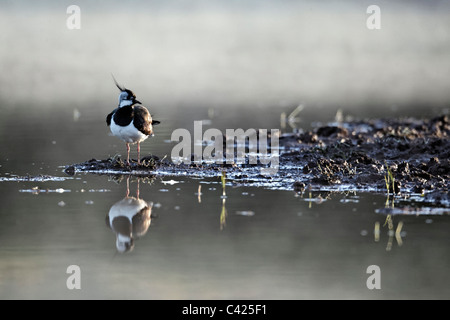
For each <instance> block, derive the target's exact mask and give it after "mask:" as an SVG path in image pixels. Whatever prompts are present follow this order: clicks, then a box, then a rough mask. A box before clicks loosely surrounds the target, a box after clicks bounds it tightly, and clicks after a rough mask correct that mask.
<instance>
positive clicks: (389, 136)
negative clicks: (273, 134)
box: [64, 116, 450, 207]
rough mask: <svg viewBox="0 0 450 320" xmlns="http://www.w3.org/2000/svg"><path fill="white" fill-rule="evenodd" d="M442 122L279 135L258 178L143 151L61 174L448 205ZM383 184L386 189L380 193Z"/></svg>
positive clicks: (248, 170)
mask: <svg viewBox="0 0 450 320" xmlns="http://www.w3.org/2000/svg"><path fill="white" fill-rule="evenodd" d="M449 135H450V124H449V119H448V117H447V116H440V117H436V118H433V119H429V120H419V119H413V118H404V119H375V120H366V121H353V122H342V123H334V124H330V125H326V126H321V127H318V128H315V129H313V130H310V131H300V132H297V133H285V134H282V135H281V136H280V139H279V144H280V158H279V168H278V172H277V173H276V174H275V175H272V176H269V175H262V174H261V172H260V169H261V165H250V164H243V165H227V164H223V165H216V164H206V163H202V164H190V165H187V164H179V165H175V164H173V163H172V162H171V161H170V160H168V159H162V160H161V159H159V158H158V157H157V156H148V157H145V158H143V159H142V164H141V165H138V164H137V163H136V162H132V163H131V164H130V165H129V166H128V165H126V164H125V163H124V162H123V160H121V159H120V158H114V159H113V158H110V159H106V160H97V159H91V160H89V161H86V162H83V163H78V164H72V165H68V166H66V168H65V170H64V171H65V173H66V174H68V175H74V174H75V173H78V172H85V173H93V174H102V175H133V176H140V177H152V176H184V177H197V178H207V177H220V176H221V175H222V172H225V173H226V178H227V182H229V183H231V184H233V185H237V186H239V185H241V186H262V187H265V188H269V189H286V190H294V191H295V192H298V193H303V192H305V191H308V190H309V191H366V192H376V193H387V194H396V195H399V194H409V195H411V194H413V195H420V196H422V197H424V198H425V199H429V200H430V201H431V202H435V203H436V204H439V205H442V206H445V207H448V206H449V197H448V189H449V184H448V178H449V175H450V162H449V157H450V141H449V139H448V137H449ZM388 189H389V190H388Z"/></svg>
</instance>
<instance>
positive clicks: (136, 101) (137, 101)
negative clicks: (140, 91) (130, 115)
mask: <svg viewBox="0 0 450 320" xmlns="http://www.w3.org/2000/svg"><path fill="white" fill-rule="evenodd" d="M134 102H135V103H139V104H142V102H140V101H139V100H134Z"/></svg>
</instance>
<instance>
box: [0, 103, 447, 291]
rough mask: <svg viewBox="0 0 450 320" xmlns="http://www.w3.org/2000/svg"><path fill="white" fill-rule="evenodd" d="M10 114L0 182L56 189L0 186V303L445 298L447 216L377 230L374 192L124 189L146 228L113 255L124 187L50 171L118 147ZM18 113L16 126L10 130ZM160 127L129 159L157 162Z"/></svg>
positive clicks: (132, 183) (382, 220) (160, 184)
mask: <svg viewBox="0 0 450 320" xmlns="http://www.w3.org/2000/svg"><path fill="white" fill-rule="evenodd" d="M24 110H25V109H22V108H20V107H19V108H16V109H14V110H12V111H10V112H6V113H5V114H6V116H5V117H4V118H3V121H4V123H3V126H2V130H3V132H2V135H1V138H0V139H1V145H2V146H3V150H2V156H1V162H0V165H1V167H0V170H1V171H0V172H1V176H2V177H3V180H8V179H14V178H15V176H16V175H17V176H21V177H22V176H26V175H27V174H30V175H33V176H35V175H39V174H45V175H51V176H54V177H61V178H64V179H62V181H44V182H23V181H22V182H21V181H19V182H17V181H2V182H1V183H0V194H1V195H2V196H1V199H2V209H1V214H0V222H1V223H0V298H3V299H10V298H56V299H60V298H114V299H116V298H118V299H122V298H124V299H129V298H137V299H142V298H143V299H147V298H150V299H208V298H213V299H215V298H217V299H228V298H230V299H231V298H248V299H252V298H265V299H272V298H273V299H301V298H367V299H372V298H400V299H402V298H448V296H449V293H450V291H449V287H448V283H449V281H448V280H449V276H448V270H449V266H450V255H449V254H448V248H449V247H448V243H449V239H450V238H449V233H448V230H449V224H450V221H449V219H448V215H432V216H430V215H419V216H416V215H402V216H398V215H397V216H394V217H392V220H391V221H386V216H385V215H382V214H379V213H376V210H377V209H382V208H384V206H385V201H386V198H385V196H384V195H382V194H379V195H373V194H364V193H363V194H360V193H358V194H355V193H347V194H325V193H322V194H320V195H319V194H317V193H314V194H311V195H309V194H304V195H296V194H295V193H294V192H293V191H289V190H268V189H262V188H256V187H233V186H232V185H231V184H227V186H226V195H227V197H226V199H225V201H224V199H223V198H222V197H221V196H222V191H223V190H222V184H221V181H220V178H216V179H215V178H209V179H189V178H181V179H180V178H176V177H162V178H156V179H154V180H153V181H143V180H141V181H139V182H138V181H137V180H136V179H135V178H131V179H130V180H129V196H130V197H135V198H136V197H137V196H139V198H140V199H142V201H145V202H146V203H147V205H148V206H149V207H151V215H152V218H151V221H147V225H144V227H143V228H142V230H141V235H140V236H139V237H136V239H135V240H134V244H133V246H132V248H131V250H130V251H129V252H126V253H119V252H118V250H117V248H116V238H117V237H116V234H115V232H114V231H113V230H112V229H111V228H110V227H108V226H107V223H106V222H107V221H109V219H108V214H110V210H111V208H112V207H113V206H115V208H116V209H117V207H118V206H120V203H122V204H123V203H124V201H123V199H124V198H125V197H126V193H127V179H126V178H124V179H122V180H121V181H117V180H115V179H111V178H109V177H107V176H98V175H87V174H77V175H75V176H73V177H69V176H67V175H65V174H64V173H63V172H62V167H63V166H64V165H66V164H72V163H75V162H77V161H78V162H80V161H85V160H88V159H90V158H93V157H97V158H102V157H103V158H105V157H106V156H107V155H109V154H111V155H114V154H116V153H119V154H123V152H124V151H125V147H124V145H122V144H121V143H120V142H119V141H118V140H117V139H116V138H114V137H110V136H108V134H107V132H108V130H107V128H106V126H103V114H102V113H100V112H92V113H91V114H89V113H87V114H81V117H80V118H79V119H78V120H77V121H74V120H73V115H72V113H69V112H61V113H56V114H55V113H54V112H53V117H54V118H57V119H60V121H59V124H58V123H55V122H54V121H53V117H52V116H50V117H43V116H42V114H41V116H40V118H39V119H40V120H41V121H40V122H39V123H37V122H35V121H34V119H36V117H39V112H38V111H36V112H31V115H27V114H26V113H25V112H23V111H24ZM42 112H44V111H42ZM18 115H20V116H21V117H22V121H23V123H29V124H30V125H29V126H24V127H22V128H19V127H17V126H16V125H15V122H14V118H15V117H17V116H18ZM202 115H203V114H202V112H201V111H199V112H198V113H197V114H195V115H193V116H192V117H197V118H198V119H202ZM91 116H92V117H91ZM161 116H162V117H163V118H162V119H161V120H167V119H165V117H164V114H162V115H161ZM189 120H190V119H186V123H185V127H186V128H188V129H189V126H190V125H191V124H189ZM167 121H168V122H169V124H167V127H170V121H169V120H167ZM213 122H214V121H213ZM166 123H167V122H166ZM31 124H33V125H31ZM218 126H220V124H218ZM167 127H164V126H161V127H160V128H157V129H158V131H157V136H156V137H155V138H154V139H153V140H151V141H147V142H145V143H143V153H154V154H158V155H164V154H167V153H169V152H170V150H171V146H172V144H170V143H168V142H167V141H166V140H167V139H170V130H169V129H168V128H167ZM94 137H96V138H94ZM134 152H135V150H134ZM133 154H134V153H133ZM199 186H201V195H200V197H199V195H198V190H199ZM137 192H139V194H137ZM121 201H122V202H121ZM125 201H126V200H125ZM133 201H134V202H133V203H137V200H133ZM141 203H142V202H141ZM407 205H412V206H414V205H416V206H419V204H414V203H412V204H411V203H408V204H407ZM400 206H401V204H400ZM121 208H122V209H121V210H123V211H124V210H126V209H127V208H128V209H131V208H130V207H127V206H122V207H121ZM149 222H150V224H149V225H148V223H149ZM377 224H378V225H379V231H380V232H379V236H378V237H376V236H375V234H374V231H375V226H376V225H377ZM398 228H399V229H398ZM396 230H397V231H398V232H395V231H396ZM70 265H77V266H79V267H80V270H81V289H80V290H76V289H75V290H69V289H68V288H67V286H66V280H67V278H68V277H69V274H67V273H66V270H67V268H68V266H70ZM370 265H378V266H379V267H380V269H381V289H380V290H369V289H368V288H367V286H366V280H367V278H368V277H369V274H367V273H366V270H367V267H368V266H370Z"/></svg>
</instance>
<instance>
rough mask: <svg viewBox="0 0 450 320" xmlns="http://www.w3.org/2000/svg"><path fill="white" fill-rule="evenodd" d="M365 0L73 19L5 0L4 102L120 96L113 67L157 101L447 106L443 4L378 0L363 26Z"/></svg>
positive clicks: (106, 10)
mask: <svg viewBox="0 0 450 320" xmlns="http://www.w3.org/2000/svg"><path fill="white" fill-rule="evenodd" d="M368 5H369V3H368V2H357V1H350V2H346V3H343V4H342V3H340V2H336V1H328V2H321V3H316V2H313V1H303V2H296V1H282V2H281V3H280V4H279V5H274V4H271V3H270V2H262V3H259V2H257V1H250V2H248V3H247V5H241V4H240V3H239V4H238V3H236V2H231V3H228V2H225V1H219V2H213V3H212V4H211V3H210V4H207V2H197V1H194V2H192V4H190V5H188V4H182V2H178V5H176V4H175V5H169V4H164V2H156V3H154V4H152V5H148V4H145V3H143V2H137V3H134V2H133V4H131V3H130V4H121V3H118V2H117V3H114V2H113V3H110V2H108V3H106V2H101V3H98V4H96V5H92V4H90V3H89V2H81V3H79V6H80V9H81V29H80V30H69V29H68V28H67V27H66V19H67V17H68V16H69V15H68V14H67V13H66V8H67V6H68V5H67V6H65V5H62V4H60V5H58V6H55V5H50V4H48V7H43V8H40V9H38V8H37V5H36V4H34V3H31V2H30V3H27V4H22V5H13V4H10V5H9V6H5V9H4V10H1V12H0V16H1V19H0V29H1V30H2V31H1V32H0V37H1V38H0V39H1V41H2V43H7V44H8V45H7V46H2V47H1V48H0V61H2V73H1V75H0V81H1V86H0V98H1V101H2V106H4V105H5V104H6V105H8V104H17V103H29V102H33V103H36V104H44V105H54V106H56V107H57V108H61V103H64V104H67V103H73V104H76V105H78V106H79V107H81V108H88V107H89V108H92V107H93V105H95V104H96V103H101V104H102V107H103V104H108V105H111V104H113V103H114V104H115V103H116V101H115V95H116V94H117V92H116V88H115V87H114V86H113V84H112V80H111V73H113V74H114V75H115V76H116V78H117V79H118V80H119V81H120V82H121V83H123V84H124V85H126V86H128V87H130V88H132V89H133V90H135V91H136V92H137V94H138V95H139V96H140V97H142V100H143V101H147V102H148V103H152V104H155V105H158V106H161V107H162V108H166V107H176V106H180V105H189V106H199V105H204V106H213V107H214V106H222V107H224V106H227V107H230V108H231V107H236V106H239V107H241V106H247V107H254V106H259V107H261V106H264V107H283V106H284V107H285V106H290V105H295V104H298V103H300V102H303V103H306V104H309V105H314V106H317V105H326V106H333V107H336V106H338V107H345V108H356V110H358V109H362V110H363V109H364V108H366V107H367V106H374V105H375V106H378V107H390V106H392V105H400V106H405V105H409V106H411V107H412V108H413V107H414V106H423V105H427V107H433V106H437V107H440V108H442V107H445V106H448V104H449V102H448V101H449V100H450V93H449V90H448V83H449V80H450V58H449V55H448V53H449V52H450V10H449V7H448V5H445V2H439V1H432V2H430V4H429V5H423V4H422V5H421V4H420V2H410V1H401V2H396V3H395V4H391V3H390V2H382V3H380V4H379V5H380V7H381V29H380V30H369V29H368V28H367V27H366V20H367V18H368V16H369V14H367V13H366V9H367V7H368ZM44 8H45V9H44Z"/></svg>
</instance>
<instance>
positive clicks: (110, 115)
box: [106, 109, 117, 126]
mask: <svg viewBox="0 0 450 320" xmlns="http://www.w3.org/2000/svg"><path fill="white" fill-rule="evenodd" d="M116 110H117V109H114V110H113V111H112V112H111V113H110V114H108V115H107V116H106V124H107V125H108V126H110V125H111V119H112V116H113V114H114V112H116Z"/></svg>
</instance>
